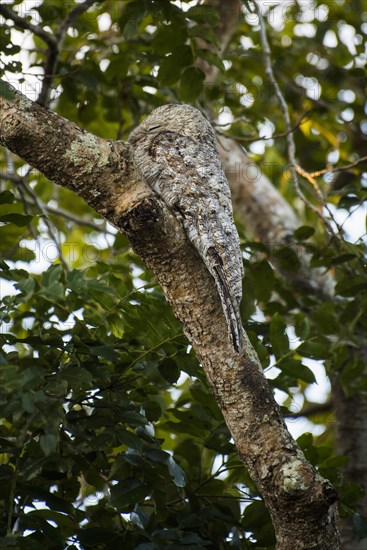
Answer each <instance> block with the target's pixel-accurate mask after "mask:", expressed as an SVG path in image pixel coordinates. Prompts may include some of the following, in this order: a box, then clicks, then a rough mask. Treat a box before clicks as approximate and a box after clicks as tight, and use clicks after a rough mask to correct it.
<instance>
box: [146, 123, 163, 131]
mask: <svg viewBox="0 0 367 550" xmlns="http://www.w3.org/2000/svg"><path fill="white" fill-rule="evenodd" d="M160 127H161V125H160V124H155V125H154V126H149V128H148V132H152V131H153V130H156V129H157V128H160Z"/></svg>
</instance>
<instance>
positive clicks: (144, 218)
mask: <svg viewBox="0 0 367 550" xmlns="http://www.w3.org/2000/svg"><path fill="white" fill-rule="evenodd" d="M161 217H162V210H161V208H160V205H159V203H158V201H157V199H156V198H155V197H154V196H153V195H152V196H150V197H145V198H144V199H143V200H141V201H140V202H139V203H137V204H135V205H134V206H133V207H132V208H130V209H129V210H127V211H125V212H124V213H123V214H122V215H121V216H120V217H119V219H118V221H117V225H118V227H119V228H120V229H121V230H122V231H123V232H124V233H126V235H127V236H129V235H132V234H136V233H138V232H142V231H143V232H144V233H145V232H146V231H152V230H153V228H154V227H155V226H156V224H157V223H158V222H159V220H160V219H161Z"/></svg>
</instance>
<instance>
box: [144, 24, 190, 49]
mask: <svg viewBox="0 0 367 550" xmlns="http://www.w3.org/2000/svg"><path fill="white" fill-rule="evenodd" d="M186 39H187V31H186V28H185V27H183V26H182V25H177V24H174V23H172V24H171V25H164V26H163V27H160V28H158V30H157V32H156V34H155V35H154V38H153V40H152V49H153V50H154V51H156V52H157V53H159V54H167V53H172V52H173V51H174V50H175V49H176V48H178V47H182V46H183V45H184V44H185V42H186Z"/></svg>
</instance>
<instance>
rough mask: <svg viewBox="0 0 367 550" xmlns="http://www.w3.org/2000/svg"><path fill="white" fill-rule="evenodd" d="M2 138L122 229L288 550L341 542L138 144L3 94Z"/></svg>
mask: <svg viewBox="0 0 367 550" xmlns="http://www.w3.org/2000/svg"><path fill="white" fill-rule="evenodd" d="M0 108H1V115H0V142H1V143H2V144H3V145H5V146H6V147H8V148H9V149H10V150H12V151H13V152H14V153H17V154H18V155H19V156H21V157H22V158H23V159H24V160H25V161H27V162H29V163H30V164H32V165H33V166H34V167H36V168H38V169H39V170H40V171H42V172H43V173H44V174H45V175H47V177H49V178H50V179H51V180H53V181H55V182H56V183H59V184H60V185H63V186H65V187H68V188H69V189H72V190H74V191H75V192H76V193H78V194H79V195H80V196H83V197H84V198H85V200H86V201H87V202H88V203H89V204H91V205H92V206H93V207H94V208H95V209H96V210H97V211H98V212H100V213H101V214H103V215H104V216H105V217H106V219H108V221H110V222H112V223H114V224H115V225H116V226H117V227H119V228H120V229H121V230H123V231H124V232H125V234H126V235H127V236H128V238H129V239H130V242H131V244H132V246H133V248H134V249H135V251H136V252H137V253H138V254H139V255H140V256H141V258H142V259H143V260H144V262H145V263H146V265H147V266H148V267H149V268H150V269H151V270H152V271H153V273H154V274H155V276H156V278H157V280H158V282H159V283H160V285H161V286H162V288H163V290H164V293H165V295H166V297H167V299H168V301H169V302H170V304H171V305H172V308H173V310H174V312H175V314H176V316H177V317H178V318H179V319H180V320H181V322H182V324H183V329H184V331H185V333H186V335H187V337H188V338H189V340H190V342H191V343H192V345H193V346H194V348H195V350H196V353H197V355H198V357H199V359H200V361H201V363H202V365H203V368H204V370H205V372H206V374H207V377H208V379H209V381H210V384H211V386H212V388H213V392H214V394H215V396H216V398H217V400H218V403H219V405H220V407H221V410H222V411H223V414H224V417H225V419H226V422H227V425H228V427H229V429H230V431H231V433H232V435H233V438H234V440H235V443H236V445H237V448H238V451H239V454H240V456H241V458H242V459H243V461H244V463H245V464H246V466H247V468H248V470H249V473H250V475H251V476H252V478H253V480H254V481H255V483H256V484H257V486H258V488H259V490H260V492H261V493H262V495H263V497H264V499H265V502H266V505H267V507H268V509H269V511H270V514H271V516H272V519H273V523H274V527H275V530H276V534H277V541H278V543H277V548H278V549H281V550H288V549H289V550H295V549H307V548H308V549H311V548H315V549H316V548H317V549H324V550H329V549H330V550H331V549H333V550H335V549H337V548H340V545H339V535H338V529H337V510H336V494H335V491H334V489H333V488H332V486H331V485H330V484H329V482H328V481H326V480H323V479H322V478H321V477H320V476H319V475H318V474H317V473H316V472H315V470H314V469H313V468H312V466H311V465H310V464H308V463H307V461H306V460H305V458H304V456H303V454H302V452H301V451H300V449H299V448H298V446H297V445H296V443H295V442H294V441H293V439H292V438H291V436H290V434H289V432H288V431H287V428H286V426H285V424H284V421H283V418H282V416H281V413H280V410H279V408H278V406H277V404H276V402H275V400H274V397H273V395H272V392H271V390H270V388H269V386H268V384H267V381H266V379H265V377H264V375H263V373H262V371H261V368H260V364H259V361H258V358H257V356H256V354H255V353H254V351H253V349H252V347H251V345H250V343H249V342H248V339H247V337H246V335H245V344H244V349H243V352H242V353H241V354H240V355H239V354H237V353H236V352H235V351H234V349H233V346H232V345H231V343H230V341H229V339H228V337H227V324H226V319H225V316H224V314H223V310H222V307H221V302H220V299H219V294H218V292H217V290H216V286H215V283H214V279H213V278H212V276H211V275H210V274H209V272H208V270H207V269H206V267H205V265H204V264H203V262H202V260H201V259H200V257H199V255H198V253H197V252H196V250H195V249H194V248H193V247H192V246H191V244H190V243H189V241H188V240H187V237H186V235H185V233H184V231H183V227H182V225H181V224H180V223H179V221H178V220H177V219H176V218H175V217H174V216H172V214H171V213H170V212H169V211H168V210H167V208H166V207H165V205H164V204H163V203H162V202H161V200H160V199H159V198H158V197H157V196H155V195H154V194H153V193H152V192H151V191H150V190H149V189H148V188H147V186H146V185H145V184H144V182H142V181H141V180H140V179H139V176H138V173H137V171H136V170H135V168H134V166H133V163H132V162H131V158H132V154H131V146H129V145H127V144H123V143H121V142H118V143H113V142H110V141H106V140H101V139H99V138H96V137H95V136H92V135H91V134H88V133H87V132H83V131H82V130H80V129H78V128H77V127H76V126H75V125H74V124H72V123H69V122H67V121H66V120H65V119H62V118H61V117H58V116H57V115H55V114H53V113H50V112H49V111H46V110H45V109H43V108H41V107H39V106H36V105H34V104H33V103H32V102H31V101H29V100H27V99H26V98H24V96H22V95H21V94H17V96H16V100H15V101H14V100H11V101H10V100H5V99H4V98H0Z"/></svg>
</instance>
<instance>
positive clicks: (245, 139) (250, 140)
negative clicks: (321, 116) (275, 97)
mask: <svg viewBox="0 0 367 550" xmlns="http://www.w3.org/2000/svg"><path fill="white" fill-rule="evenodd" d="M312 110H313V109H309V110H308V111H306V112H305V113H304V114H303V115H302V117H301V118H300V119H299V121H298V122H297V123H296V124H295V125H294V126H293V127H292V128H291V129H290V130H286V131H285V132H280V133H278V134H273V135H272V136H270V137H260V136H257V137H245V136H234V135H231V134H226V133H225V132H221V131H220V130H219V131H218V130H217V134H220V135H222V136H225V137H227V138H231V139H235V140H236V141H240V142H245V143H253V142H254V141H269V140H271V139H280V138H283V137H287V136H288V135H289V134H290V133H294V132H295V131H296V130H297V128H299V127H300V126H301V125H302V123H303V121H304V120H305V117H306V115H307V114H308V113H309V112H310V111H312ZM231 124H233V123H231ZM222 126H228V124H225V125H224V124H223V125H222Z"/></svg>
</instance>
